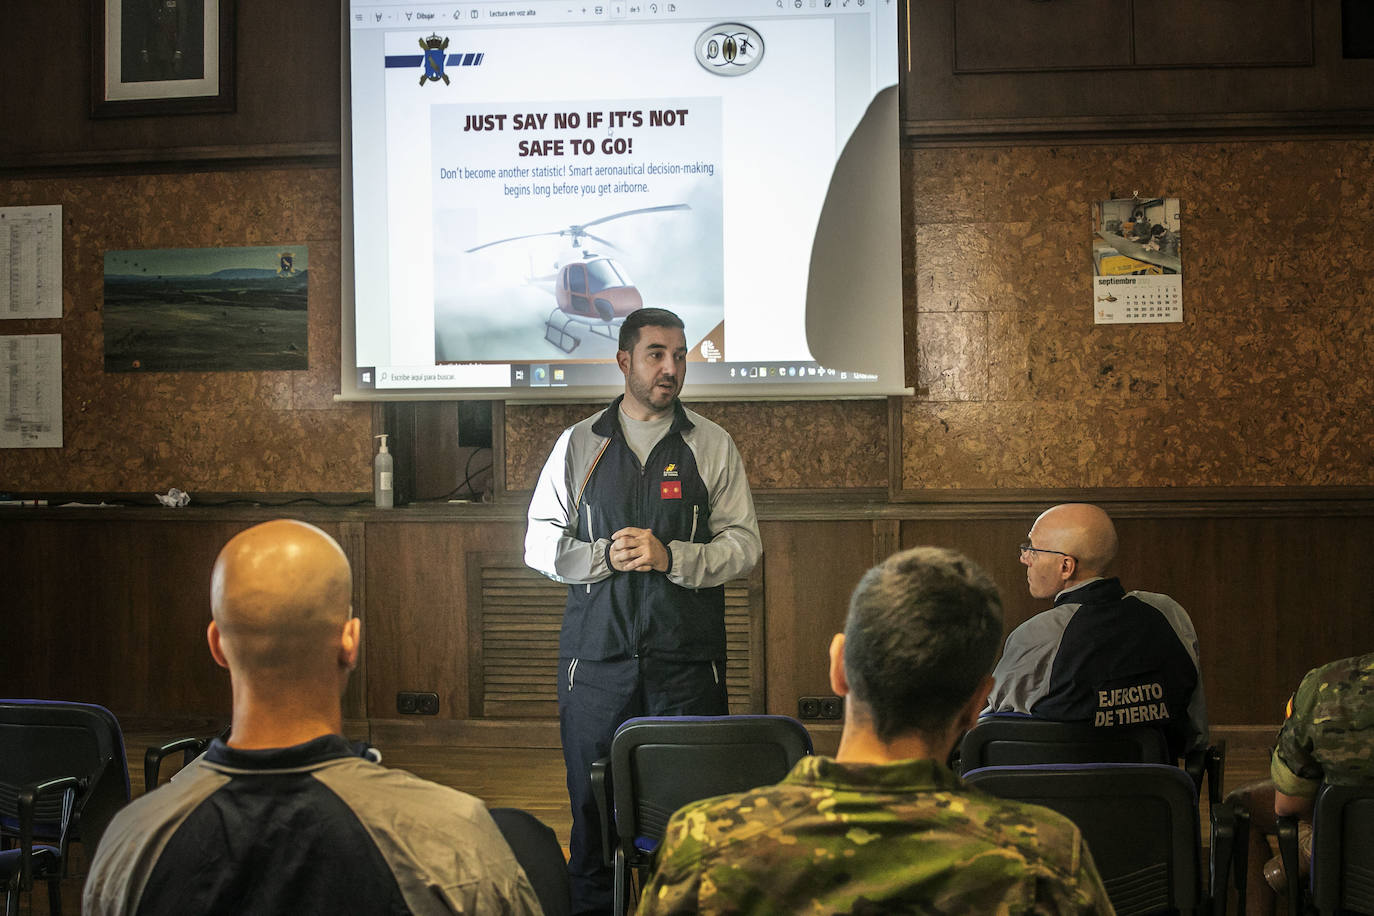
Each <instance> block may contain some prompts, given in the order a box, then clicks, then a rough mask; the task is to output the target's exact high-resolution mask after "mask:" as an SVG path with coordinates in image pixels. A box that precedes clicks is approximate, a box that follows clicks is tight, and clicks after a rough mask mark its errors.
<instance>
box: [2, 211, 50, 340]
mask: <svg viewBox="0 0 1374 916" xmlns="http://www.w3.org/2000/svg"><path fill="white" fill-rule="evenodd" d="M61 317H62V208H61V207H60V206H42V207H0V319H6V318H61Z"/></svg>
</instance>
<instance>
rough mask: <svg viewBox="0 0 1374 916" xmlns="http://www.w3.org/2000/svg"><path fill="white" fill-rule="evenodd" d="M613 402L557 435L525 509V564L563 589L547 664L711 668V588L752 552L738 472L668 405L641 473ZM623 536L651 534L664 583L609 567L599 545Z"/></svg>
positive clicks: (708, 433)
mask: <svg viewBox="0 0 1374 916" xmlns="http://www.w3.org/2000/svg"><path fill="white" fill-rule="evenodd" d="M620 401H621V399H620V398H617V399H616V400H615V401H614V402H613V403H612V404H611V406H610V407H608V408H607V409H606V410H603V411H602V412H601V413H599V414H596V415H595V416H592V417H588V418H587V419H586V420H583V421H582V422H580V423H578V424H576V425H574V426H572V427H569V428H568V429H566V430H564V431H563V434H562V435H561V436H560V437H559V438H558V443H557V444H556V445H555V446H554V447H553V451H552V453H550V455H549V458H548V461H547V462H545V464H544V470H543V471H542V472H541V473H540V475H539V482H538V484H537V485H536V486H535V489H534V496H533V497H532V498H531V500H530V508H529V527H528V529H527V530H526V532H525V563H526V564H527V565H528V566H530V567H531V568H532V569H536V570H538V571H539V572H541V573H543V574H544V575H546V576H548V577H549V578H551V579H555V580H557V581H559V582H565V583H567V584H568V603H567V606H566V609H565V611H564V614H563V630H562V635H561V636H560V638H559V655H561V656H562V657H564V658H583V659H591V660H609V659H619V658H632V657H634V656H638V655H646V656H655V657H660V658H671V659H674V660H679V661H707V660H716V659H723V658H724V657H725V597H724V589H723V587H722V586H723V584H724V583H725V582H728V581H729V580H731V579H734V578H736V577H737V576H741V575H744V574H745V573H747V572H748V571H749V570H750V569H752V568H753V567H754V564H755V563H757V562H758V559H759V556H760V554H761V553H762V543H761V541H760V540H759V527H758V521H757V519H756V518H755V516H754V500H753V497H752V496H751V495H750V493H749V482H748V480H747V479H746V478H745V474H744V462H743V461H742V460H741V459H740V456H739V451H738V450H737V449H736V448H735V443H734V441H733V440H732V439H731V438H730V435H729V433H727V432H726V431H725V430H723V429H721V428H720V427H719V426H718V425H716V424H715V423H712V422H711V421H710V420H708V419H706V418H705V417H703V416H701V415H700V414H697V413H695V412H693V411H690V410H687V409H686V408H685V407H683V406H682V404H681V403H675V404H674V416H673V421H672V424H671V425H670V426H669V428H668V432H667V433H665V434H664V436H663V438H662V439H660V440H659V441H658V443H657V444H656V445H655V446H654V447H653V450H652V451H651V452H650V453H649V458H648V461H647V463H646V464H645V465H644V466H641V465H640V463H639V459H638V458H636V457H635V454H634V452H633V451H632V450H631V448H630V446H629V443H627V442H626V441H625V434H624V432H623V431H622V430H621V427H620ZM625 527H635V528H648V529H649V530H651V531H653V533H654V537H656V538H658V540H659V541H661V542H662V543H663V545H664V546H665V547H666V548H667V550H668V554H669V558H670V559H669V567H668V571H667V572H666V573H661V572H656V571H649V572H628V573H623V572H616V571H615V570H612V569H611V568H610V566H609V565H608V564H607V562H606V551H607V550H608V549H609V547H610V543H611V542H610V538H611V535H612V534H614V533H615V532H617V531H619V530H620V529H621V528H625Z"/></svg>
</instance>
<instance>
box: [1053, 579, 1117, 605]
mask: <svg viewBox="0 0 1374 916" xmlns="http://www.w3.org/2000/svg"><path fill="white" fill-rule="evenodd" d="M1125 596H1126V590H1125V589H1123V588H1122V587H1121V580H1120V579H1118V578H1117V577H1116V576H1112V577H1111V578H1110V579H1092V580H1089V581H1088V582H1084V583H1083V584H1082V585H1079V586H1076V587H1074V588H1068V589H1065V590H1064V591H1062V592H1060V593H1059V594H1057V595H1055V596H1054V605H1055V607H1058V606H1059V605H1061V604H1111V603H1112V602H1113V601H1120V600H1121V599H1122V598H1124V597H1125Z"/></svg>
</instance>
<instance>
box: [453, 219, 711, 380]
mask: <svg viewBox="0 0 1374 916" xmlns="http://www.w3.org/2000/svg"><path fill="white" fill-rule="evenodd" d="M690 209H692V208H691V207H689V206H688V205H687V204H664V205H663V206H659V207H640V208H638V209H635V210H623V211H621V212H620V213H612V214H611V215H610V216H603V217H601V218H600V219H594V220H592V221H591V222H588V223H578V224H574V225H572V226H569V227H568V228H566V229H554V230H552V231H550V232H532V233H530V234H528V235H515V236H511V237H510V238H507V239H497V240H496V241H494V242H487V243H485V244H482V245H478V246H476V247H475V248H469V249H467V253H468V254H471V253H473V252H474V251H481V250H482V249H483V248H490V247H492V246H493V245H504V244H506V243H507V242H517V241H520V240H521V239H532V238H540V237H543V236H550V235H556V236H565V237H567V238H570V239H571V240H572V247H573V252H572V258H571V259H570V260H565V261H563V262H562V263H561V264H558V265H556V266H557V273H554V274H549V275H547V276H543V277H531V278H529V282H531V283H535V284H538V285H545V284H552V292H553V297H554V301H555V302H556V303H557V305H556V306H555V307H554V309H553V311H551V312H549V317H548V318H546V319H545V320H544V339H545V340H547V341H548V342H549V343H551V344H553V345H554V346H555V347H557V348H558V349H560V350H562V351H563V352H564V353H571V352H572V351H573V350H575V349H577V345H578V344H580V343H581V342H582V339H581V338H579V337H578V336H577V335H575V334H573V333H572V330H570V329H571V328H573V327H574V326H578V327H584V328H586V329H587V331H588V332H590V333H592V334H596V335H598V336H601V337H605V338H607V339H608V340H616V339H617V338H618V337H619V327H620V324H621V323H622V322H623V321H624V320H625V316H626V315H628V314H630V313H631V312H633V311H636V310H638V309H641V308H643V307H644V297H643V296H641V295H640V294H639V290H638V289H637V288H636V287H635V285H634V282H633V281H632V280H631V279H630V275H629V273H628V272H627V271H626V270H625V268H624V267H623V266H622V265H621V264H620V263H618V262H617V261H614V260H612V259H611V258H609V257H606V256H604V255H600V254H597V253H596V252H593V251H589V250H587V249H585V248H583V247H582V239H583V237H586V238H589V239H593V240H595V241H597V242H600V243H601V244H602V245H605V246H607V247H608V248H613V249H614V248H615V247H616V246H615V244H614V243H613V242H611V241H609V240H607V239H603V238H601V237H599V236H597V235H593V234H592V233H591V232H588V231H587V230H588V229H589V228H590V227H592V226H596V225H599V224H601V223H608V222H610V221H611V220H616V219H623V218H625V217H627V216H637V215H640V214H644V213H664V212H668V211H671V210H690Z"/></svg>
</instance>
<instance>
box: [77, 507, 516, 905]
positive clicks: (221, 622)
mask: <svg viewBox="0 0 1374 916" xmlns="http://www.w3.org/2000/svg"><path fill="white" fill-rule="evenodd" d="M351 595H352V578H351V575H350V572H349V565H348V558H347V557H346V556H345V555H344V552H343V550H342V549H341V548H340V547H339V545H338V544H337V543H336V542H335V541H334V539H333V538H331V537H330V536H329V535H328V534H326V533H325V532H323V531H321V530H320V529H319V528H316V527H315V526H314V525H308V524H306V523H304V522H298V521H290V520H284V519H283V520H278V521H271V522H265V523H263V524H261V525H255V526H253V527H252V528H249V529H247V530H246V531H243V532H241V533H240V534H238V535H236V536H235V537H234V538H233V539H231V540H230V541H229V543H228V544H226V545H225V546H224V549H223V550H221V551H220V554H219V558H218V559H217V560H216V561H215V566H214V571H213V573H212V574H211V581H210V611H211V616H212V620H211V622H210V625H209V628H208V630H207V631H206V637H207V639H208V641H209V643H210V655H211V657H212V658H214V660H215V661H216V662H217V663H218V664H220V665H222V666H224V667H225V668H228V669H229V678H230V681H231V682H232V685H233V697H234V709H233V728H232V731H231V733H230V736H229V739H228V741H227V742H225V741H219V740H216V741H214V742H213V743H212V744H211V745H210V749H209V750H208V751H206V752H205V754H204V755H203V756H202V757H201V758H200V759H199V760H197V761H196V762H195V763H194V764H192V765H191V766H189V767H187V768H185V769H183V770H182V771H181V772H180V773H178V774H177V776H176V778H174V779H173V780H172V781H171V782H170V783H168V784H167V785H165V786H162V787H161V788H158V789H156V790H155V791H152V792H149V793H148V794H146V795H144V796H143V797H142V798H139V799H137V800H136V801H134V802H133V803H132V804H130V805H129V806H127V807H126V808H124V809H123V810H122V811H120V812H119V814H118V815H116V816H115V819H114V821H113V822H112V823H111V824H110V827H109V829H108V830H107V831H106V833H105V835H104V837H103V838H102V839H101V841H100V846H99V848H98V849H97V850H96V854H95V859H94V861H93V862H92V863H91V871H90V875H89V877H88V878H87V880H86V886H85V890H84V893H83V900H82V912H83V913H85V914H88V916H104V914H119V916H123V914H135V913H140V914H141V913H164V912H165V913H170V912H187V913H255V914H278V913H280V914H287V913H292V914H295V913H401V912H409V913H415V914H420V913H434V914H449V913H517V914H521V913H538V912H540V906H539V902H538V899H537V898H536V897H535V894H534V890H533V889H532V887H531V886H530V883H529V880H528V878H527V877H526V875H525V873H524V871H523V870H522V869H521V867H520V865H519V863H517V862H516V860H515V856H514V854H513V853H512V852H511V850H510V847H509V846H508V845H507V844H506V841H505V839H504V838H503V837H502V835H501V832H500V830H499V829H498V828H497V826H496V824H495V822H494V821H493V820H492V818H491V815H490V814H489V813H488V812H487V809H486V806H485V805H483V804H482V802H481V801H479V800H477V799H475V798H473V797H472V796H470V795H465V794H463V793H461V792H457V791H455V790H453V789H450V788H446V787H444V786H439V785H436V784H434V783H431V782H428V781H426V780H422V779H419V778H417V777H415V776H412V775H411V774H409V773H406V772H403V771H401V770H393V769H389V768H386V767H383V766H380V765H379V760H380V755H378V754H377V753H376V751H375V750H373V749H372V748H370V747H368V746H367V745H365V744H362V743H353V742H350V741H348V740H347V739H345V738H344V737H343V734H342V732H343V712H342V705H341V700H340V696H341V694H342V692H343V689H344V687H345V685H346V684H347V683H348V675H349V672H350V671H351V670H352V669H353V667H354V665H355V664H356V663H357V661H358V649H359V645H360V642H359V640H360V639H361V633H360V625H359V622H358V619H357V618H356V617H354V616H353V615H352V608H351Z"/></svg>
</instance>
